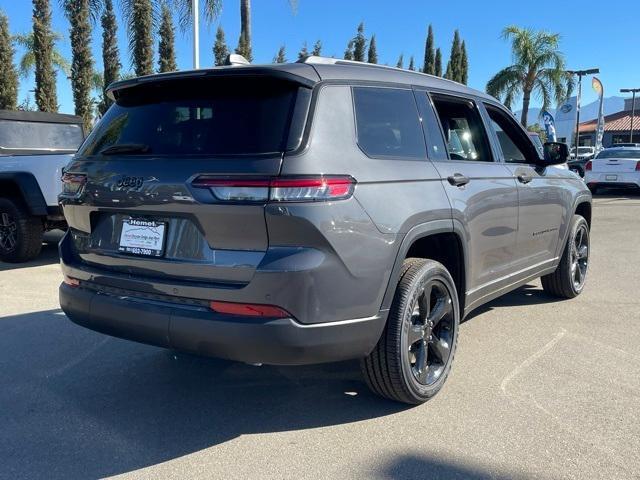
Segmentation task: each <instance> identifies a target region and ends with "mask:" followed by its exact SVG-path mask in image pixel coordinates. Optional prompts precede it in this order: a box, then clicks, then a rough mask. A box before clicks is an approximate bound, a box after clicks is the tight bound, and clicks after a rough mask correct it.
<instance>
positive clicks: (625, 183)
mask: <svg viewBox="0 0 640 480" xmlns="http://www.w3.org/2000/svg"><path fill="white" fill-rule="evenodd" d="M612 176H615V177H616V178H615V180H613V179H611V178H610V179H607V177H612ZM584 181H585V183H586V184H587V185H588V186H590V187H594V186H597V187H611V188H640V175H638V173H636V172H630V173H628V172H625V173H611V174H605V173H592V172H587V173H586V175H585V177H584Z"/></svg>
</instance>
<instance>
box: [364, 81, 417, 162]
mask: <svg viewBox="0 0 640 480" xmlns="http://www.w3.org/2000/svg"><path fill="white" fill-rule="evenodd" d="M353 97H354V102H355V110H356V125H357V131H358V145H359V146H360V148H362V150H363V151H364V152H365V153H366V154H367V155H369V156H372V157H376V156H393V157H417V158H424V157H425V156H426V151H425V145H424V136H423V134H422V127H421V125H420V118H419V116H418V110H417V108H416V102H415V99H414V98H413V92H412V91H411V90H400V89H393V88H369V87H356V88H354V89H353Z"/></svg>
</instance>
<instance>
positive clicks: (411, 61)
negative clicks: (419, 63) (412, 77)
mask: <svg viewBox="0 0 640 480" xmlns="http://www.w3.org/2000/svg"><path fill="white" fill-rule="evenodd" d="M415 69H416V65H415V63H414V62H413V55H411V57H410V58H409V70H411V71H412V72H413V71H415Z"/></svg>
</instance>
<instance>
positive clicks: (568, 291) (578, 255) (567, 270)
mask: <svg viewBox="0 0 640 480" xmlns="http://www.w3.org/2000/svg"><path fill="white" fill-rule="evenodd" d="M589 248H590V244H589V224H588V223H587V221H586V220H585V219H584V217H582V216H580V215H574V216H573V220H572V222H571V230H570V232H569V238H568V239H567V244H566V245H565V247H564V252H563V254H562V258H561V259H560V264H559V265H558V268H557V269H556V271H555V272H553V273H551V274H549V275H545V276H544V277H542V278H541V280H542V288H544V290H545V291H546V292H548V293H550V294H551V295H554V296H556V297H561V298H574V297H577V296H578V295H580V293H581V292H582V290H583V288H584V284H585V282H586V279H587V270H588V267H589Z"/></svg>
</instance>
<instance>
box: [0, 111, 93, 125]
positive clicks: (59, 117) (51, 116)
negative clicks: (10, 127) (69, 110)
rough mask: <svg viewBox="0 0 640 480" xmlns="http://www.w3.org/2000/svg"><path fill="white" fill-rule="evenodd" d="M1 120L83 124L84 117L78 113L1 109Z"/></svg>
mask: <svg viewBox="0 0 640 480" xmlns="http://www.w3.org/2000/svg"><path fill="white" fill-rule="evenodd" d="M0 120H14V121H21V122H43V123H71V124H82V117H78V116H76V115H68V114H66V113H50V112H26V111H22V110H0Z"/></svg>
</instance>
